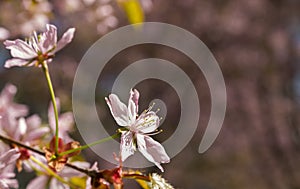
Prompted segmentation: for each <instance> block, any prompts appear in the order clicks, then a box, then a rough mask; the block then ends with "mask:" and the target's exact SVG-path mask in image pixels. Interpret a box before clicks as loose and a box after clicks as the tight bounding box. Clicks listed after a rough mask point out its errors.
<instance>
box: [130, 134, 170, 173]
mask: <svg viewBox="0 0 300 189" xmlns="http://www.w3.org/2000/svg"><path fill="white" fill-rule="evenodd" d="M136 137H137V145H138V149H139V151H140V152H141V153H142V154H143V155H144V156H145V157H146V158H147V159H148V160H149V161H150V162H153V163H154V164H155V165H156V166H157V167H158V168H159V169H160V170H161V171H162V172H164V169H163V168H162V166H161V165H160V164H161V163H169V162H170V158H169V156H168V155H167V153H166V151H165V149H164V147H163V146H162V145H161V144H160V143H159V142H157V141H155V140H153V139H152V138H151V137H149V136H147V135H141V134H137V135H136Z"/></svg>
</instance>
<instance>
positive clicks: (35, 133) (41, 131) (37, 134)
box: [23, 127, 50, 142]
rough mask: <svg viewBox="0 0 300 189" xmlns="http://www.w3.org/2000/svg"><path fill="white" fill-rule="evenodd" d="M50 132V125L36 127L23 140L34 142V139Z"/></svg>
mask: <svg viewBox="0 0 300 189" xmlns="http://www.w3.org/2000/svg"><path fill="white" fill-rule="evenodd" d="M49 132H50V129H49V127H40V128H36V129H34V130H33V131H31V132H29V133H27V134H26V135H25V136H24V138H23V142H32V141H34V140H37V139H41V137H43V136H44V135H45V134H47V133H49Z"/></svg>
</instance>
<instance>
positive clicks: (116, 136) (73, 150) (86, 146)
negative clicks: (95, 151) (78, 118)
mask: <svg viewBox="0 0 300 189" xmlns="http://www.w3.org/2000/svg"><path fill="white" fill-rule="evenodd" d="M119 136H120V133H116V134H114V135H112V136H109V137H107V138H103V139H101V140H98V141H95V142H92V143H90V144H87V145H84V146H81V147H79V148H75V149H71V150H67V151H64V152H62V153H60V154H58V156H64V155H68V154H71V153H73V152H76V151H79V150H84V149H86V148H89V147H91V146H95V145H97V144H101V143H103V142H107V141H109V140H112V139H115V138H118V137H119Z"/></svg>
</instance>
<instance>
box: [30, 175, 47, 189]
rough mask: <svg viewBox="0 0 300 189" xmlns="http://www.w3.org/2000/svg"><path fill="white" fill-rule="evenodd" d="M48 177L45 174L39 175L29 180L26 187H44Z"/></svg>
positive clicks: (31, 188)
mask: <svg viewBox="0 0 300 189" xmlns="http://www.w3.org/2000/svg"><path fill="white" fill-rule="evenodd" d="M48 180H49V177H47V176H45V175H40V176H38V177H36V178H35V179H33V180H31V181H30V182H29V184H28V185H27V187H26V189H37V188H46V185H47V182H48Z"/></svg>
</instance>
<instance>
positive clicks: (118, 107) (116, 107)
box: [105, 94, 130, 126]
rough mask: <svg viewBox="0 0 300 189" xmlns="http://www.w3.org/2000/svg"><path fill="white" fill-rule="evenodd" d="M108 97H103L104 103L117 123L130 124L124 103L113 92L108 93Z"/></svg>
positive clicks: (121, 124)
mask: <svg viewBox="0 0 300 189" xmlns="http://www.w3.org/2000/svg"><path fill="white" fill-rule="evenodd" d="M108 98H109V99H108ZM108 98H105V100H106V103H107V105H108V107H109V109H110V112H111V114H112V116H113V117H114V119H115V120H116V122H117V124H118V125H120V126H130V122H129V118H128V109H127V107H126V105H125V104H124V103H123V102H121V101H120V99H119V97H118V96H117V95H115V94H111V95H109V96H108Z"/></svg>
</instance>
